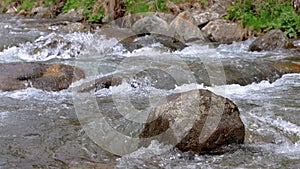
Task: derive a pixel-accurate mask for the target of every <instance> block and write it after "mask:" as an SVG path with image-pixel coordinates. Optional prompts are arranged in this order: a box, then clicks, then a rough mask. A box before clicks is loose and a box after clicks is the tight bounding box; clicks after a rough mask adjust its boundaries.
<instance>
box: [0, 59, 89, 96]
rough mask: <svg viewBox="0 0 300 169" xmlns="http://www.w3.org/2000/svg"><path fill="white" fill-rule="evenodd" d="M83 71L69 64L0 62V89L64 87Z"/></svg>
mask: <svg viewBox="0 0 300 169" xmlns="http://www.w3.org/2000/svg"><path fill="white" fill-rule="evenodd" d="M84 77H85V75H84V72H83V71H82V70H81V69H79V68H76V67H74V66H70V65H64V64H52V65H48V64H43V63H30V62H15V63H1V64H0V90H2V91H11V90H19V89H25V88H28V87H34V88H37V89H42V90H46V91H59V90H63V89H66V88H68V87H69V86H70V84H71V83H72V82H73V81H77V80H79V79H82V78H84Z"/></svg>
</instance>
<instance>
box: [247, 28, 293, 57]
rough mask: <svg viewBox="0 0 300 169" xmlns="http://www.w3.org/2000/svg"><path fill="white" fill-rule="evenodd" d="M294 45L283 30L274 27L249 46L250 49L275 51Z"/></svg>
mask: <svg viewBox="0 0 300 169" xmlns="http://www.w3.org/2000/svg"><path fill="white" fill-rule="evenodd" d="M293 46H294V45H293V44H292V43H291V41H290V40H289V39H288V38H287V37H286V36H285V34H284V33H283V32H282V31H281V30H279V29H274V30H271V31H269V32H267V33H266V34H264V35H263V36H261V37H258V38H257V39H256V40H255V41H254V42H252V44H251V45H250V46H249V51H258V52H260V51H273V50H280V49H285V48H292V47H293Z"/></svg>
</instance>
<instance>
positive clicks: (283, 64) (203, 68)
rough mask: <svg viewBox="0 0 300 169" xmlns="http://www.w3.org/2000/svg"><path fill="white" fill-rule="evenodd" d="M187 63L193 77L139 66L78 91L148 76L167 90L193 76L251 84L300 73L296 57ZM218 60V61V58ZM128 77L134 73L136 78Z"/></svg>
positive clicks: (210, 81)
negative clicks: (140, 68) (136, 68)
mask: <svg viewBox="0 0 300 169" xmlns="http://www.w3.org/2000/svg"><path fill="white" fill-rule="evenodd" d="M297 62H298V63H297ZM185 63H186V65H187V67H188V69H189V70H188V71H190V72H191V73H192V75H193V77H188V78H187V77H185V75H181V76H180V77H176V80H174V78H172V77H173V76H174V75H172V76H171V75H169V74H168V73H164V72H163V71H156V70H155V69H147V70H143V71H138V70H137V71H133V72H130V71H129V70H124V71H123V72H122V73H112V74H111V75H106V76H103V77H100V78H98V79H96V80H94V81H92V82H88V83H86V84H83V85H82V86H80V87H79V89H78V91H80V92H88V91H91V90H95V91H97V90H100V89H103V88H109V87H110V86H117V85H120V84H121V83H122V81H126V82H127V83H129V84H133V83H143V79H147V83H148V85H150V86H152V87H155V88H159V89H164V90H170V89H174V88H175V86H176V85H177V86H180V85H183V84H188V83H191V82H189V81H188V79H192V80H193V78H194V80H195V83H198V84H204V85H205V86H211V85H225V84H240V85H248V84H251V83H253V82H256V83H259V82H261V81H263V80H267V81H269V82H274V81H275V80H277V79H278V78H280V77H281V76H282V75H284V74H287V73H300V64H299V58H298V60H297V58H289V59H283V60H279V61H268V60H264V59H255V61H253V60H247V59H228V60H223V61H222V63H220V64H222V65H218V64H214V63H213V62H212V63H205V64H204V63H203V62H201V61H188V60H186V61H185ZM215 63H218V61H216V62H215ZM160 64H164V65H156V63H154V62H153V67H158V70H159V68H160V67H161V66H163V67H164V68H163V69H166V68H170V67H172V66H174V65H176V63H174V64H169V65H168V62H163V63H160ZM207 68H210V69H212V70H211V71H213V72H210V73H208V69H207ZM214 69H216V70H214ZM217 71H220V72H217ZM137 72H139V73H137ZM180 73H183V72H178V73H177V72H176V74H180ZM129 77H135V79H133V78H129ZM149 77H151V78H149ZM222 79H223V80H222ZM133 80H135V81H133ZM215 83H221V84H215Z"/></svg>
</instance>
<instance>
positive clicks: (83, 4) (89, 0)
mask: <svg viewBox="0 0 300 169" xmlns="http://www.w3.org/2000/svg"><path fill="white" fill-rule="evenodd" d="M96 3H97V0H82V1H78V0H67V2H66V4H65V6H64V7H63V9H62V12H64V13H66V12H68V11H70V10H71V9H75V10H78V9H83V14H84V15H85V16H86V17H87V18H88V21H89V22H101V20H102V18H103V17H104V13H103V9H102V7H101V6H100V5H99V6H98V7H97V6H96V7H95V8H94V5H95V4H96ZM93 9H96V10H93Z"/></svg>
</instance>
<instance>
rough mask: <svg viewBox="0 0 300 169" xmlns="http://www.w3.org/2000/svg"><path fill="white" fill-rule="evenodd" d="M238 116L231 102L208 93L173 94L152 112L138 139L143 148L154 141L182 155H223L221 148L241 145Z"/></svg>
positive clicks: (240, 123)
mask: <svg viewBox="0 0 300 169" xmlns="http://www.w3.org/2000/svg"><path fill="white" fill-rule="evenodd" d="M239 114H240V113H239V110H238V108H237V106H236V105H235V104H234V103H233V102H232V101H230V100H228V99H226V98H224V97H221V96H217V95H215V94H214V93H212V92H210V91H208V90H191V91H188V92H184V93H177V94H172V95H169V96H167V101H166V102H165V103H163V104H160V105H158V106H156V107H155V108H154V109H153V111H152V112H151V113H150V116H149V118H148V122H147V123H146V124H145V128H144V130H143V131H142V133H141V134H140V135H139V137H140V138H141V139H142V140H144V141H145V142H143V144H148V141H149V140H151V139H156V140H159V141H160V142H162V143H166V144H172V145H175V146H176V147H177V148H178V149H180V150H182V151H191V152H195V153H199V154H205V153H222V152H224V149H223V148H224V146H226V145H231V144H242V143H243V142H244V136H245V126H244V124H243V122H242V121H241V119H240V117H239ZM148 138H151V139H148Z"/></svg>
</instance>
